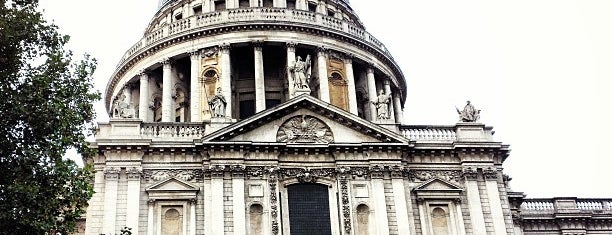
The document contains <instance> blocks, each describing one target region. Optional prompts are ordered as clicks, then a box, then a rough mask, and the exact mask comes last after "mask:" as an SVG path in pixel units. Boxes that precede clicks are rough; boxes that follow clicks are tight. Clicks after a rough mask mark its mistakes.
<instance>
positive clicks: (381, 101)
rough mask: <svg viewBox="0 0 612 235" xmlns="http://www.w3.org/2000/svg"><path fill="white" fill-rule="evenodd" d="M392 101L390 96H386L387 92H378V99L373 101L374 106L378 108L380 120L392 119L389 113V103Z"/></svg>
mask: <svg viewBox="0 0 612 235" xmlns="http://www.w3.org/2000/svg"><path fill="white" fill-rule="evenodd" d="M390 100H391V96H390V95H389V94H385V92H384V91H383V90H382V89H380V91H379V92H378V97H376V100H375V101H371V102H372V104H374V106H376V113H377V116H378V119H379V120H382V119H391V115H390V113H389V102H390Z"/></svg>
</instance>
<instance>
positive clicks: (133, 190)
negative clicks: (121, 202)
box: [125, 167, 142, 235]
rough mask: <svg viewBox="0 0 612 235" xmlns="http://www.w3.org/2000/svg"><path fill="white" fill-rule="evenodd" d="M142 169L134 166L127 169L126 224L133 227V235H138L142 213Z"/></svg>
mask: <svg viewBox="0 0 612 235" xmlns="http://www.w3.org/2000/svg"><path fill="white" fill-rule="evenodd" d="M141 173H142V170H140V169H139V168H135V167H132V168H130V169H128V170H127V177H128V182H127V201H126V203H127V210H126V211H127V212H126V215H125V226H126V227H129V228H132V235H138V228H139V226H138V217H139V214H140V208H139V206H140V174H141Z"/></svg>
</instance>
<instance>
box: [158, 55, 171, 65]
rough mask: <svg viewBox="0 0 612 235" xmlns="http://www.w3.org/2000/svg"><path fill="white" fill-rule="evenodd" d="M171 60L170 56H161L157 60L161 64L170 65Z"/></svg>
mask: <svg viewBox="0 0 612 235" xmlns="http://www.w3.org/2000/svg"><path fill="white" fill-rule="evenodd" d="M172 62H173V61H172V58H170V57H166V58H163V59H162V60H161V61H159V63H160V64H162V65H163V66H170V65H171V64H172Z"/></svg>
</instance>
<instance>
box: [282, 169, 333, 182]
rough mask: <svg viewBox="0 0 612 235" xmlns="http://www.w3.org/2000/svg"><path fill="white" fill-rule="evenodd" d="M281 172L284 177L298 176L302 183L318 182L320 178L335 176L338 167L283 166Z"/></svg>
mask: <svg viewBox="0 0 612 235" xmlns="http://www.w3.org/2000/svg"><path fill="white" fill-rule="evenodd" d="M280 174H281V176H283V177H296V178H297V179H298V181H299V182H300V183H316V182H317V179H318V178H321V177H326V178H331V177H334V176H335V175H336V169H334V168H322V169H307V168H282V169H280Z"/></svg>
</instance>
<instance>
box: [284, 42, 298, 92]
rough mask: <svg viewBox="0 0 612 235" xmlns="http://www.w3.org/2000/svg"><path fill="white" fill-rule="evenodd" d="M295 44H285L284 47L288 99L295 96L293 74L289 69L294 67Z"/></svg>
mask: <svg viewBox="0 0 612 235" xmlns="http://www.w3.org/2000/svg"><path fill="white" fill-rule="evenodd" d="M295 46H296V43H295V42H287V44H285V47H287V81H288V82H289V89H288V91H289V98H290V99H291V98H293V97H294V96H295V83H294V80H293V79H294V78H293V73H292V72H291V70H290V69H289V68H291V67H292V66H293V65H295Z"/></svg>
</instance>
